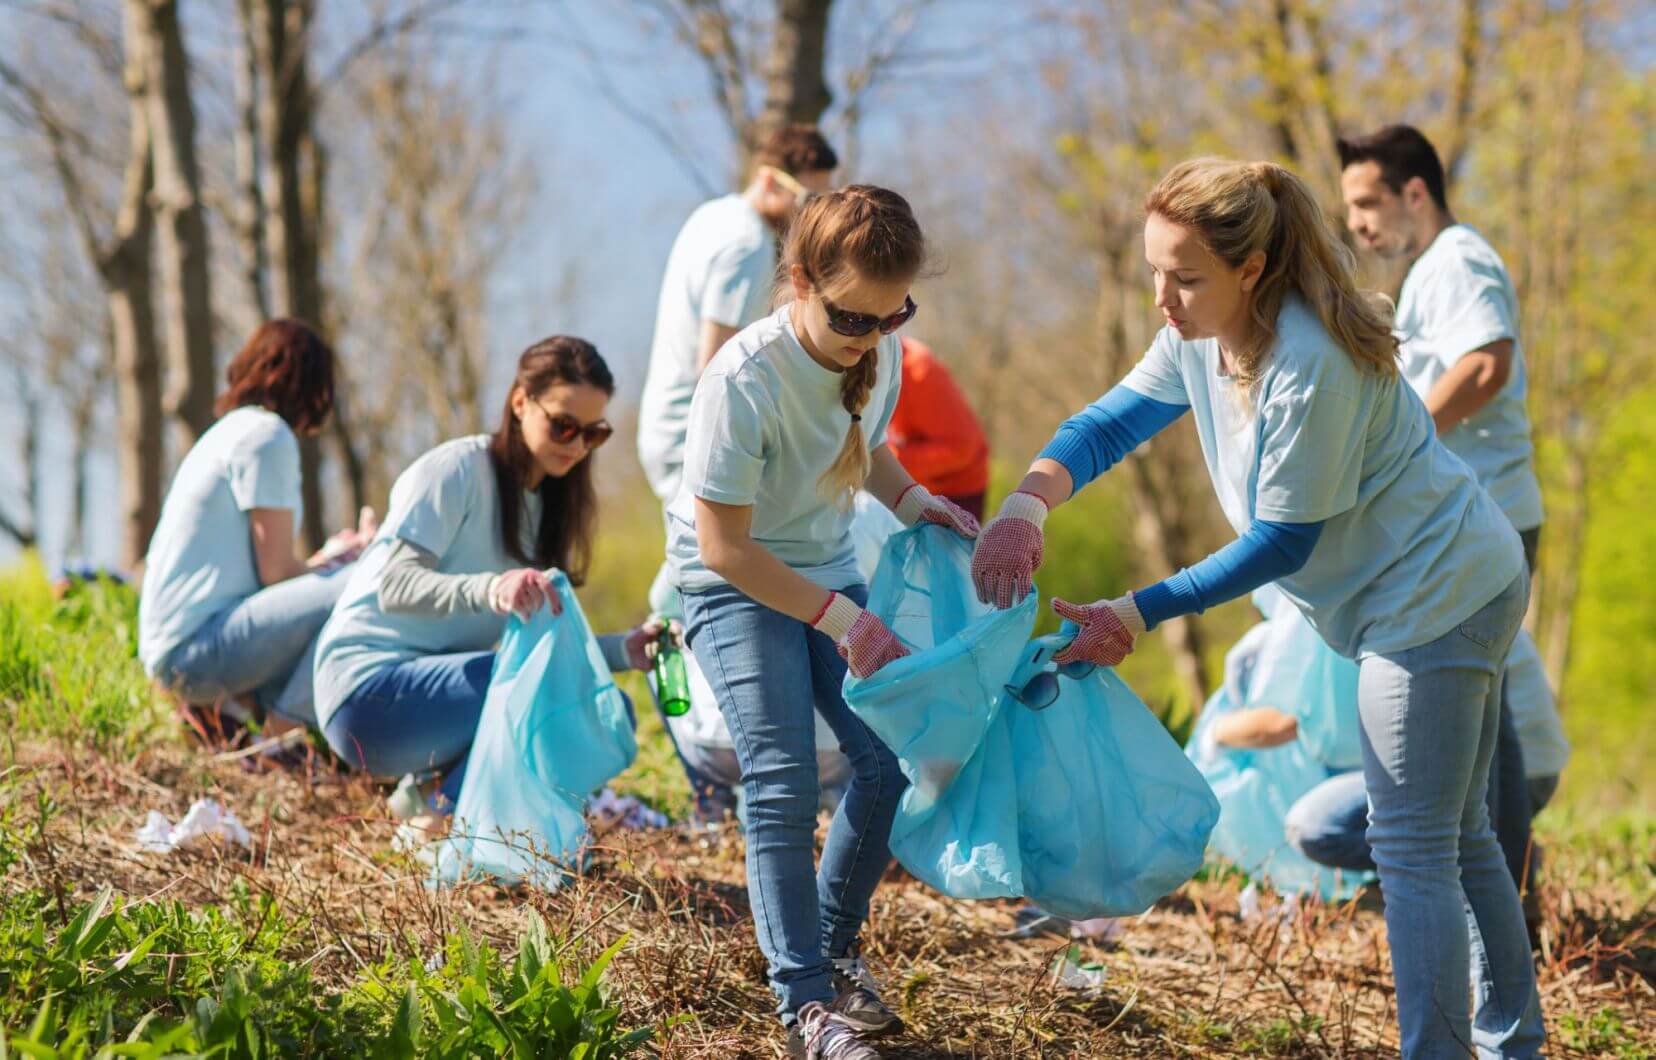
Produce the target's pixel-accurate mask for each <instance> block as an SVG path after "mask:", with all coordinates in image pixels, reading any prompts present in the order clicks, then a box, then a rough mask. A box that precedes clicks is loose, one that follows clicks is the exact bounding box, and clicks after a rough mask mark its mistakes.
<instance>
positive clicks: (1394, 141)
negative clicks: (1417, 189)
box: [1334, 125, 1449, 213]
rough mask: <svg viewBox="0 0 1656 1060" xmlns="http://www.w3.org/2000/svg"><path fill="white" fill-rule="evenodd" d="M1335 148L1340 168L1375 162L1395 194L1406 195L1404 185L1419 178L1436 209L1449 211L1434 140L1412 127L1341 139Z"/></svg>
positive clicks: (1336, 142)
mask: <svg viewBox="0 0 1656 1060" xmlns="http://www.w3.org/2000/svg"><path fill="white" fill-rule="evenodd" d="M1334 147H1335V149H1336V150H1338V151H1339V152H1340V168H1341V169H1345V168H1346V167H1347V166H1354V165H1356V164H1357V163H1359V162H1373V163H1374V164H1375V165H1377V166H1379V167H1380V179H1381V181H1382V182H1384V183H1385V185H1386V187H1388V188H1390V189H1391V190H1392V193H1393V194H1396V195H1401V194H1403V185H1405V184H1407V183H1408V182H1409V181H1410V179H1412V178H1414V177H1419V178H1420V179H1421V182H1422V183H1424V184H1425V185H1426V190H1427V191H1428V192H1429V193H1430V194H1431V196H1432V201H1433V202H1435V203H1437V208H1438V209H1440V210H1442V211H1444V212H1445V213H1447V212H1448V211H1449V197H1448V193H1447V192H1446V190H1445V182H1444V177H1443V161H1442V160H1441V159H1439V158H1438V153H1437V148H1435V147H1433V146H1432V141H1430V140H1428V139H1426V136H1425V134H1423V133H1422V132H1421V131H1420V130H1419V129H1417V128H1415V127H1414V126H1413V125H1385V126H1382V127H1380V128H1378V129H1376V130H1374V131H1373V132H1371V133H1369V134H1367V135H1366V136H1352V137H1349V138H1347V137H1343V136H1342V137H1340V138H1339V139H1338V140H1335V141H1334Z"/></svg>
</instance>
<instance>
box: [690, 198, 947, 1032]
mask: <svg viewBox="0 0 1656 1060" xmlns="http://www.w3.org/2000/svg"><path fill="white" fill-rule="evenodd" d="M924 259H925V241H924V239H923V237H922V235H921V232H920V226H919V225H918V224H917V223H916V222H915V219H914V215H913V213H912V212H911V211H910V209H909V205H908V203H907V202H905V201H904V200H903V198H902V197H901V196H900V195H897V194H896V193H895V192H891V191H886V190H884V189H882V188H875V187H870V186H867V185H853V186H851V187H848V188H844V189H841V190H839V191H836V192H832V193H830V194H828V195H825V196H822V197H820V198H817V199H814V200H812V201H811V202H810V203H809V204H807V205H806V206H805V208H804V210H803V211H801V213H800V216H799V217H798V218H797V219H796V220H795V222H794V224H793V227H792V228H791V229H790V231H789V236H788V243H787V248H786V251H785V254H784V257H783V268H784V270H785V275H784V277H783V283H784V285H785V286H784V290H786V291H788V292H789V293H790V294H791V295H792V298H791V299H790V300H789V301H788V303H787V304H786V305H784V306H782V307H781V308H780V309H779V310H777V311H776V312H775V313H773V314H771V315H770V316H768V317H765V318H763V319H761V320H759V321H757V322H755V323H754V324H752V325H750V326H749V327H747V328H746V329H744V330H743V331H741V332H739V333H738V334H737V335H736V336H735V337H734V338H732V339H731V340H730V341H729V342H727V343H725V345H724V347H723V348H722V349H720V350H719V352H718V354H717V355H715V356H714V358H713V360H712V362H711V363H710V364H709V365H708V367H707V371H706V372H705V373H704V374H703V376H702V378H701V382H700V384H699V385H698V386H697V388H696V394H695V398H694V399H693V400H692V401H691V404H690V422H689V430H688V436H687V441H686V445H685V461H684V481H683V485H682V486H681V488H680V491H679V494H678V498H677V499H676V500H675V501H674V502H673V503H672V505H671V506H670V507H669V508H668V539H667V557H668V562H669V563H670V564H671V566H672V568H673V575H674V579H675V581H676V582H677V584H678V587H679V588H680V589H681V590H682V592H683V598H684V613H685V628H686V633H687V635H688V639H689V643H690V647H691V649H692V650H693V651H694V652H695V654H696V659H697V661H698V662H699V663H700V664H701V668H702V671H703V672H704V673H705V674H706V676H707V680H708V684H709V685H710V686H711V687H712V690H713V694H714V697H715V698H716V699H717V700H718V702H719V709H720V711H721V713H722V714H723V715H724V718H725V722H726V724H727V725H728V726H729V729H730V735H731V741H732V743H733V744H734V746H735V750H736V757H737V761H738V763H739V764H740V766H741V772H742V784H743V787H744V793H745V795H746V800H747V810H748V827H747V868H748V894H749V897H750V899H751V902H752V906H753V919H754V927H755V929H756V932H757V934H758V937H759V947H760V949H761V950H763V951H764V954H765V956H766V958H767V959H768V960H769V962H770V980H771V987H772V989H773V990H774V991H775V992H776V995H777V997H778V999H779V1002H780V1004H779V1011H780V1014H781V1016H782V1020H783V1022H784V1024H786V1025H787V1026H788V1027H789V1051H790V1053H791V1055H793V1056H796V1057H808V1058H811V1060H865V1058H868V1057H874V1056H878V1053H876V1052H875V1051H874V1049H873V1047H872V1046H870V1045H868V1044H867V1043H866V1042H865V1041H864V1040H863V1039H864V1037H865V1036H868V1035H875V1034H883V1033H890V1032H892V1031H894V1030H896V1029H897V1028H898V1027H899V1026H900V1024H899V1021H898V1019H897V1017H896V1016H895V1015H894V1014H893V1013H892V1012H891V1011H890V1010H889V1009H888V1008H886V1006H885V1005H884V1004H883V1003H881V1001H880V999H879V997H878V995H877V993H876V992H875V987H874V984H873V982H872V980H871V979H870V978H869V977H868V976H867V974H866V972H865V971H864V969H863V967H862V964H861V961H860V959H859V958H858V956H857V936H858V933H859V932H860V931H861V930H862V924H863V921H864V919H865V918H866V917H867V915H868V902H869V898H870V896H871V895H872V894H873V892H874V888H875V886H876V885H878V883H879V882H880V876H881V874H882V873H883V872H884V871H885V867H886V863H887V862H888V861H889V860H890V857H891V855H890V851H889V849H888V848H887V842H888V838H889V836H890V832H891V822H892V817H893V815H894V814H895V813H896V809H897V799H898V796H899V795H900V794H901V793H902V790H903V785H904V781H903V776H902V774H901V773H900V772H899V771H898V768H897V759H896V757H895V756H894V755H893V754H892V753H891V751H890V750H889V749H888V748H887V747H886V746H885V745H884V744H882V743H881V742H880V741H879V740H878V739H877V738H876V737H875V736H874V734H873V733H872V732H870V731H869V729H868V727H867V726H865V725H864V724H863V723H862V722H861V721H860V720H858V718H857V717H856V715H854V714H852V713H851V711H850V709H849V708H848V707H847V706H846V705H845V700H844V699H843V698H842V697H841V695H840V685H841V683H842V681H843V679H844V677H845V672H846V670H847V668H849V669H850V671H851V672H852V673H854V674H856V675H858V676H859V677H865V676H867V675H869V674H871V673H873V672H874V671H876V670H878V669H879V668H880V667H882V666H884V665H886V664H887V663H889V662H891V661H893V660H894V659H897V658H900V657H901V656H903V655H905V654H907V652H906V651H905V649H904V648H903V646H902V645H901V644H900V643H899V642H898V641H897V638H896V637H895V636H894V635H893V634H892V632H891V631H890V630H889V629H887V628H886V626H885V625H884V624H883V623H882V622H881V621H880V620H879V619H878V618H876V617H875V616H874V615H872V614H870V613H869V612H867V611H864V610H863V608H862V605H863V604H864V603H865V602H866V601H867V592H866V589H865V587H864V585H863V580H862V576H861V575H860V574H859V573H858V570H857V563H856V554H855V551H854V549H853V546H852V539H851V521H852V496H853V494H854V493H855V491H856V490H857V489H858V488H859V487H861V488H864V489H867V490H868V492H869V493H871V494H873V495H874V497H875V498H877V499H878V500H879V501H880V502H881V503H883V504H885V505H886V506H887V507H889V508H891V509H892V510H893V511H894V512H895V513H896V514H897V516H898V517H899V518H900V519H902V521H903V522H904V523H906V524H908V525H913V524H914V523H916V522H919V521H921V520H927V521H931V522H936V523H941V524H943V525H946V526H949V527H951V528H953V529H954V530H955V531H956V532H958V533H960V534H961V535H963V536H965V537H967V538H971V537H974V536H976V534H977V529H978V528H977V522H976V520H974V519H973V518H972V517H971V516H969V515H967V514H966V513H965V512H963V511H961V510H960V509H959V508H957V507H956V506H954V505H953V504H951V503H950V502H948V501H946V500H943V499H942V498H938V497H934V496H932V495H931V494H930V493H929V492H927V490H926V489H925V488H924V487H922V486H918V485H916V484H915V482H914V480H913V479H912V478H910V477H909V475H908V473H907V472H906V471H904V470H903V467H902V465H901V464H899V463H898V462H897V458H896V457H895V456H894V455H892V453H891V450H890V449H888V448H887V447H886V445H885V434H886V427H887V424H889V423H890V420H891V412H892V409H893V408H894V407H895V405H896V403H897V390H898V378H899V372H900V361H899V356H900V354H899V351H898V344H897V336H896V334H895V332H896V331H897V329H898V328H900V327H902V326H903V324H905V323H906V322H907V321H908V320H909V319H910V318H911V317H913V315H914V312H915V305H914V299H913V298H912V297H911V296H910V294H909V288H910V286H911V285H912V284H913V282H914V279H915V277H916V276H917V275H918V274H919V272H920V269H921V265H922V263H923V262H924ZM813 706H814V707H815V709H816V710H817V711H819V712H820V713H821V715H822V717H823V719H824V720H825V721H826V722H827V723H828V725H829V727H830V728H831V729H833V731H834V733H835V735H836V736H837V737H838V738H839V745H840V750H842V751H843V752H845V755H846V757H847V758H848V759H850V762H851V783H850V785H849V787H848V788H847V790H846V793H845V797H844V799H843V800H842V801H841V802H840V805H839V809H838V810H837V811H836V812H835V814H834V820H833V823H832V825H831V826H830V827H829V829H828V840H827V844H826V846H825V847H824V849H823V854H822V867H821V870H820V871H817V870H816V869H815V868H814V866H813V859H812V854H813V837H814V833H815V830H816V807H817V758H816V747H815V732H814V725H813V721H812V708H813Z"/></svg>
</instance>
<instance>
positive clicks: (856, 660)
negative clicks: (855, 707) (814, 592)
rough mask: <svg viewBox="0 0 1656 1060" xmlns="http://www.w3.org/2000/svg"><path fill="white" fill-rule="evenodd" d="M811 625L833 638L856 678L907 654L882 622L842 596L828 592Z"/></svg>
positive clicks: (866, 675)
mask: <svg viewBox="0 0 1656 1060" xmlns="http://www.w3.org/2000/svg"><path fill="white" fill-rule="evenodd" d="M811 626H812V627H813V628H815V629H818V630H820V631H822V632H823V633H826V634H828V636H829V637H831V638H832V639H833V641H834V647H835V648H836V649H837V650H838V651H839V654H840V658H842V659H844V660H845V664H846V667H847V668H848V669H850V671H851V673H852V675H853V676H855V677H868V676H870V675H871V674H873V673H875V672H876V671H878V670H879V669H880V668H881V667H883V666H885V665H886V664H887V663H891V662H896V661H897V660H898V659H901V658H903V657H904V656H905V655H907V654H908V653H909V650H908V649H907V648H905V647H903V642H902V641H900V640H898V639H897V635H896V634H895V633H893V632H891V630H890V628H889V627H887V626H886V624H885V623H884V622H881V621H880V620H879V618H878V617H877V616H875V614H874V613H873V612H872V611H865V610H863V609H862V608H861V607H858V606H857V603H856V601H855V600H852V599H851V598H850V597H849V596H846V595H845V594H844V593H831V594H830V595H829V597H828V603H827V604H826V605H825V606H824V607H823V609H822V613H821V614H820V615H818V616H817V619H816V621H815V622H812V623H811Z"/></svg>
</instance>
